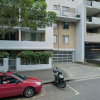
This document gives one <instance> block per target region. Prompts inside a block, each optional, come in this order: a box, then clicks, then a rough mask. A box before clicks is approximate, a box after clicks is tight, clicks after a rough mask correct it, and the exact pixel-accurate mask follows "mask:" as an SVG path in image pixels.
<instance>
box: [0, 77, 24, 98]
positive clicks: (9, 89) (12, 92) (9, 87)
mask: <svg viewBox="0 0 100 100" xmlns="http://www.w3.org/2000/svg"><path fill="white" fill-rule="evenodd" d="M6 77H7V81H12V80H14V81H12V82H9V83H8V84H1V87H0V95H1V96H0V97H1V98H2V97H9V96H16V95H21V94H22V93H23V86H22V82H21V81H19V80H18V81H19V82H20V83H16V80H17V79H16V78H14V77H11V76H6Z"/></svg>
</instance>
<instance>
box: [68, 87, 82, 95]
mask: <svg viewBox="0 0 100 100" xmlns="http://www.w3.org/2000/svg"><path fill="white" fill-rule="evenodd" d="M67 86H68V87H69V88H70V89H71V90H73V91H74V92H75V95H79V94H80V93H79V92H77V91H76V90H75V89H73V88H72V87H70V86H69V85H67Z"/></svg>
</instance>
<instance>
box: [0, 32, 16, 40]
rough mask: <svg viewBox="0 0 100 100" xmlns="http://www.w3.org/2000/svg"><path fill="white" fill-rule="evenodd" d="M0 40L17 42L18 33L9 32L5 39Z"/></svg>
mask: <svg viewBox="0 0 100 100" xmlns="http://www.w3.org/2000/svg"><path fill="white" fill-rule="evenodd" d="M0 40H16V33H15V32H7V33H5V35H4V38H1V39H0Z"/></svg>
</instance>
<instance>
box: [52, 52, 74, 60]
mask: <svg viewBox="0 0 100 100" xmlns="http://www.w3.org/2000/svg"><path fill="white" fill-rule="evenodd" d="M73 58H74V57H73V51H53V62H73Z"/></svg>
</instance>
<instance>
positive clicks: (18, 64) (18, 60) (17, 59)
mask: <svg viewBox="0 0 100 100" xmlns="http://www.w3.org/2000/svg"><path fill="white" fill-rule="evenodd" d="M19 67H20V58H16V71H18V70H19Z"/></svg>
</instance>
